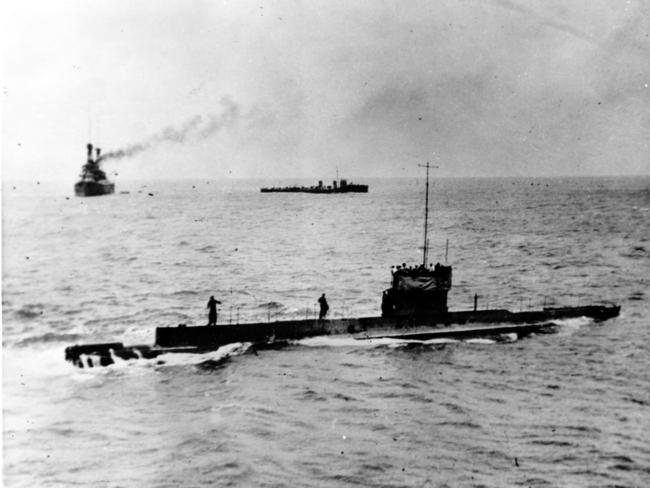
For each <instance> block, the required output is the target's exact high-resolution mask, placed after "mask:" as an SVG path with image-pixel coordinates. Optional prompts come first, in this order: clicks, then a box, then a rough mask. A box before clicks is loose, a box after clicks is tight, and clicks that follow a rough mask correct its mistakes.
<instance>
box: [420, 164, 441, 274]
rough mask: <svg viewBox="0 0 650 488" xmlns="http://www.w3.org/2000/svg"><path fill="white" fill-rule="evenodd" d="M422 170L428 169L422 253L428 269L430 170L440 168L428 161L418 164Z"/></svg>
mask: <svg viewBox="0 0 650 488" xmlns="http://www.w3.org/2000/svg"><path fill="white" fill-rule="evenodd" d="M418 166H420V167H421V168H426V169H427V184H426V191H425V197H424V246H423V252H422V258H423V260H422V266H424V267H425V268H426V267H427V258H428V255H429V239H428V233H429V168H438V166H432V165H431V164H429V161H427V164H418Z"/></svg>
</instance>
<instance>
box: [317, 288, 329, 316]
mask: <svg viewBox="0 0 650 488" xmlns="http://www.w3.org/2000/svg"><path fill="white" fill-rule="evenodd" d="M318 303H319V304H320V313H319V314H318V320H322V319H324V318H325V315H327V311H328V310H329V309H330V306H329V305H328V304H327V300H326V299H325V293H323V294H322V295H321V296H320V298H319V299H318Z"/></svg>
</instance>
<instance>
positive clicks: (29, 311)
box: [14, 303, 45, 319]
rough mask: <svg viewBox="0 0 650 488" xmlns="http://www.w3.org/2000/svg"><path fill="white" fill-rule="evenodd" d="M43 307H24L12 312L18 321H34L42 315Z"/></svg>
mask: <svg viewBox="0 0 650 488" xmlns="http://www.w3.org/2000/svg"><path fill="white" fill-rule="evenodd" d="M44 310H45V305H43V304H40V303H35V304H29V305H24V306H23V307H21V308H20V309H18V310H16V311H15V312H14V315H15V316H16V317H18V318H19V319H34V318H36V317H39V316H41V315H43V313H44Z"/></svg>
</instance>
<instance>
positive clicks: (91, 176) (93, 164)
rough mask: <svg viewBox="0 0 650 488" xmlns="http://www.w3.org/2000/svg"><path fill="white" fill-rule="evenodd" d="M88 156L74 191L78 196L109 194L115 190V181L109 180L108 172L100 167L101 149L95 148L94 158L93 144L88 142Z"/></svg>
mask: <svg viewBox="0 0 650 488" xmlns="http://www.w3.org/2000/svg"><path fill="white" fill-rule="evenodd" d="M86 148H87V149H88V157H87V160H86V164H84V165H83V167H82V168H81V175H80V180H79V181H78V182H77V183H75V185H74V193H75V195H77V196H78V197H95V196H99V195H109V194H111V193H113V192H114V191H115V183H113V182H112V181H109V180H108V178H107V177H106V173H104V172H103V171H102V169H101V168H100V167H99V164H100V162H101V149H99V148H97V149H95V151H96V155H95V159H93V145H92V144H87V145H86Z"/></svg>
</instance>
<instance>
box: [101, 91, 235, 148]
mask: <svg viewBox="0 0 650 488" xmlns="http://www.w3.org/2000/svg"><path fill="white" fill-rule="evenodd" d="M221 106H222V108H223V110H222V111H221V112H220V113H208V114H206V115H195V116H194V117H192V118H190V119H189V120H187V121H186V122H184V123H183V124H181V125H180V126H169V127H165V128H164V129H162V130H161V131H160V132H159V133H157V134H155V135H153V136H151V137H149V138H148V139H146V140H144V141H141V142H138V143H135V144H130V145H128V146H126V147H123V148H120V149H116V150H114V151H109V152H107V153H104V154H103V155H102V156H101V158H100V160H101V161H106V160H107V159H122V158H128V157H132V156H135V155H137V154H140V153H141V152H144V151H147V150H149V149H152V148H153V147H155V146H156V145H158V144H160V143H163V142H172V143H176V144H181V143H183V142H185V141H186V140H188V139H193V140H196V141H200V140H203V139H206V138H208V137H210V136H211V135H213V134H214V133H216V132H218V131H219V130H221V129H222V128H224V127H232V126H233V125H235V124H236V123H237V121H238V120H239V118H240V113H241V111H240V108H239V106H238V105H237V104H236V103H235V102H233V101H232V100H231V99H230V98H229V97H224V98H222V99H221Z"/></svg>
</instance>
